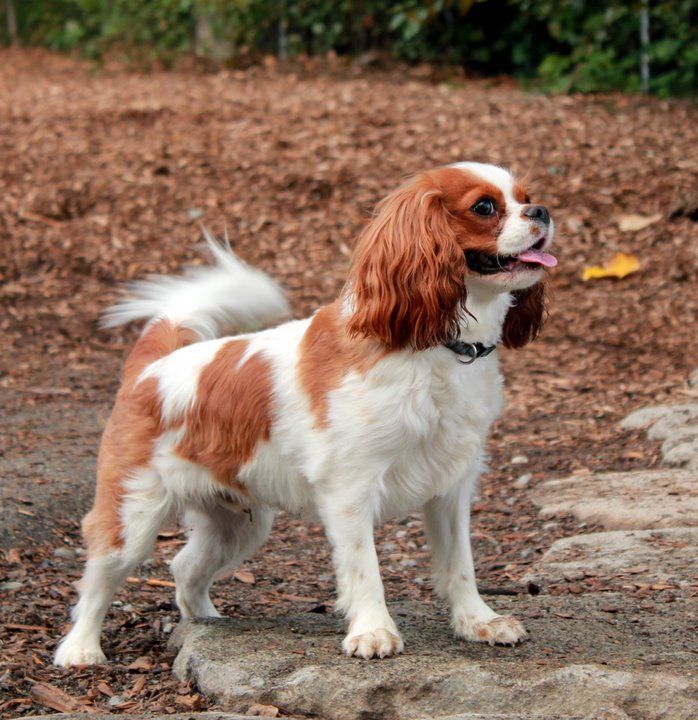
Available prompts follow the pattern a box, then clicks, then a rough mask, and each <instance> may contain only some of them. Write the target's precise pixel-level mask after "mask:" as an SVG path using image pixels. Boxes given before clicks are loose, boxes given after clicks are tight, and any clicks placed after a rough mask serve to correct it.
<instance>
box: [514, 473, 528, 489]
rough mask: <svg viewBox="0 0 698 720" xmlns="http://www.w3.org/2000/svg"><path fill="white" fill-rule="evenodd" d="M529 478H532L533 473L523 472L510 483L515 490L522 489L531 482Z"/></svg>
mask: <svg viewBox="0 0 698 720" xmlns="http://www.w3.org/2000/svg"><path fill="white" fill-rule="evenodd" d="M531 480H533V475H532V474H531V473H524V474H523V475H519V477H517V478H516V480H514V482H513V483H512V485H513V486H514V487H515V488H516V489H517V490H523V489H524V488H527V487H528V486H529V485H530V484H531Z"/></svg>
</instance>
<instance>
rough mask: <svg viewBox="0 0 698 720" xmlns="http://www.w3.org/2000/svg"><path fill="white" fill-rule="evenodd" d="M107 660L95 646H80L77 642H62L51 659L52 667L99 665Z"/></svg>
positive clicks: (100, 649)
mask: <svg viewBox="0 0 698 720" xmlns="http://www.w3.org/2000/svg"><path fill="white" fill-rule="evenodd" d="M106 661H107V658H106V656H105V655H104V653H103V652H102V648H101V647H99V645H97V646H96V647H95V646H93V645H89V646H86V645H80V644H79V643H77V642H70V641H68V640H67V638H66V640H64V641H63V642H62V643H61V644H60V645H59V646H58V649H57V650H56V654H55V656H54V658H53V664H54V665H60V666H61V667H70V666H71V665H99V664H100V663H103V662H106Z"/></svg>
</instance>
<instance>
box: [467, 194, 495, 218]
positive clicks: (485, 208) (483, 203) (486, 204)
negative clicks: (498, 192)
mask: <svg viewBox="0 0 698 720" xmlns="http://www.w3.org/2000/svg"><path fill="white" fill-rule="evenodd" d="M470 209H471V210H472V211H473V212H474V213H475V214H476V215H480V216H481V217H489V216H490V215H494V214H495V213H496V212H497V203H495V201H494V200H492V199H491V198H481V199H480V200H478V201H477V202H476V203H475V205H473V206H472V208H470Z"/></svg>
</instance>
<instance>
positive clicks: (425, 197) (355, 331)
mask: <svg viewBox="0 0 698 720" xmlns="http://www.w3.org/2000/svg"><path fill="white" fill-rule="evenodd" d="M465 273H466V264H465V257H464V255H463V251H462V249H461V248H460V247H459V245H458V243H457V241H456V236H455V233H454V230H453V228H452V227H451V226H450V224H449V221H448V212H447V210H446V209H445V208H444V206H443V202H442V192H441V190H440V189H439V188H438V187H437V186H436V185H435V184H434V183H433V181H431V180H430V179H429V178H428V177H425V176H417V177H416V178H413V179H412V180H410V181H408V182H407V183H406V184H405V185H403V186H402V187H401V188H399V189H398V190H396V191H395V192H394V193H392V194H391V195H389V196H388V197H387V198H386V199H385V200H383V201H382V202H381V203H380V204H379V206H378V208H377V213H376V216H375V218H374V219H373V220H372V221H371V222H370V223H369V224H368V226H367V227H366V228H365V230H364V231H363V232H362V233H361V235H360V236H359V240H358V242H357V246H356V250H355V251H354V255H353V259H352V263H351V267H350V269H349V279H348V284H347V290H348V292H349V296H350V298H351V300H352V303H353V314H352V316H351V318H350V319H349V322H348V330H349V333H350V334H351V335H353V336H364V337H373V338H377V339H378V340H379V341H380V342H381V343H383V344H384V345H385V346H387V347H388V348H390V349H398V348H403V347H411V348H414V349H415V350H424V349H426V348H429V347H434V346H436V345H438V344H440V343H442V342H444V341H445V340H447V339H448V338H449V337H451V336H457V334H458V316H459V313H460V310H461V308H462V307H464V305H465V295H466V293H465Z"/></svg>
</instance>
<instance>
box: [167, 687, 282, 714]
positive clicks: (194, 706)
mask: <svg viewBox="0 0 698 720" xmlns="http://www.w3.org/2000/svg"><path fill="white" fill-rule="evenodd" d="M175 705H183V706H184V707H186V708H189V710H198V709H199V707H200V706H201V695H199V693H195V694H193V695H177V697H175ZM271 717H276V715H272V716H271Z"/></svg>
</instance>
